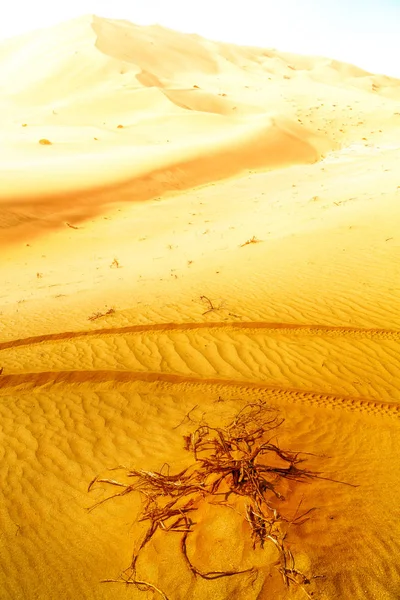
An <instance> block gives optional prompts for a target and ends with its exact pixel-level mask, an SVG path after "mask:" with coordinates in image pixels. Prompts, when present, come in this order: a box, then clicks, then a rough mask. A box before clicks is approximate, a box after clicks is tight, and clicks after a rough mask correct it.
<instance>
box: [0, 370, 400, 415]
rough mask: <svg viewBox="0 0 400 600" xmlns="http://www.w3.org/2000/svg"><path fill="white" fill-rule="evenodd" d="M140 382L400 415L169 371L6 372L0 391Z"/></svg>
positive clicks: (386, 405)
mask: <svg viewBox="0 0 400 600" xmlns="http://www.w3.org/2000/svg"><path fill="white" fill-rule="evenodd" d="M134 381H143V382H148V383H153V382H165V383H173V384H183V383H184V384H195V385H201V384H208V385H212V386H214V387H215V388H216V389H218V387H221V388H224V387H227V386H229V387H232V386H234V387H238V388H245V389H246V388H248V389H259V390H267V391H269V392H271V394H272V395H273V396H274V397H275V396H277V397H279V396H282V397H285V398H289V399H291V400H292V401H300V402H307V403H309V404H315V405H317V406H323V407H326V408H344V409H348V410H352V411H353V410H355V411H359V412H370V413H373V414H377V415H379V414H382V415H390V416H393V417H395V418H398V417H400V405H398V404H393V403H390V402H377V401H374V400H370V399H368V398H357V397H351V396H340V395H336V394H335V395H331V394H325V393H319V392H317V391H311V390H310V391H305V390H300V389H293V388H280V387H274V386H271V385H268V384H265V383H261V382H255V381H238V380H236V379H230V380H229V379H226V380H224V379H219V378H211V377H188V376H183V375H176V374H171V373H150V372H146V373H142V372H133V371H106V370H103V371H100V370H96V371H57V372H54V371H48V372H42V373H24V374H14V375H5V376H3V377H2V378H1V379H0V390H2V389H3V390H8V389H10V388H16V387H18V386H24V388H26V387H30V388H31V389H32V388H35V389H36V388H39V387H42V386H48V385H51V386H52V385H56V384H60V383H62V384H83V383H90V384H95V385H98V384H100V385H101V384H102V383H108V382H113V383H127V382H134Z"/></svg>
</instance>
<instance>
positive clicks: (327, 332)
mask: <svg viewBox="0 0 400 600" xmlns="http://www.w3.org/2000/svg"><path fill="white" fill-rule="evenodd" d="M202 329H210V330H216V329H233V330H238V331H240V330H254V331H256V330H257V331H259V330H265V331H266V332H269V333H270V334H271V335H272V334H273V333H274V332H278V333H283V334H284V333H290V334H291V335H297V336H302V335H303V336H322V335H323V336H327V337H333V338H336V337H351V338H358V339H360V338H369V339H379V340H395V341H400V331H399V330H396V329H373V328H371V329H369V328H362V327H346V326H331V325H314V324H304V325H303V324H298V323H269V322H262V321H261V322H256V321H254V322H253V321H244V322H238V321H232V322H228V321H218V322H207V321H206V322H201V323H151V324H146V325H127V326H125V327H106V328H102V329H89V330H82V331H65V332H60V333H51V334H47V335H38V336H32V337H27V338H19V339H15V340H8V341H4V342H0V350H7V349H9V348H16V347H18V346H30V345H33V344H41V343H42V342H52V341H53V342H55V341H70V340H73V339H76V338H81V337H99V336H103V335H117V334H130V333H146V332H149V333H152V332H164V333H168V332H170V331H196V330H202Z"/></svg>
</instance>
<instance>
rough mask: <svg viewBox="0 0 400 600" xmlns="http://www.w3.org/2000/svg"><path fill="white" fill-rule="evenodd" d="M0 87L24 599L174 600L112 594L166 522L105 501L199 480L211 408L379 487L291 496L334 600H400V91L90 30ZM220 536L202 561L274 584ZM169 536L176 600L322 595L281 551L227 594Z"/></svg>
mask: <svg viewBox="0 0 400 600" xmlns="http://www.w3.org/2000/svg"><path fill="white" fill-rule="evenodd" d="M0 86H1V90H2V94H1V98H0V109H1V111H0V132H1V139H0V159H1V160H0V256H1V260H0V283H1V285H0V368H2V369H3V372H2V374H1V375H0V439H1V446H0V447H1V457H2V460H1V463H0V470H1V480H2V492H1V504H0V506H1V508H0V515H1V523H2V526H1V530H2V534H1V539H0V554H1V564H0V574H1V590H2V591H1V594H0V596H1V598H4V599H6V598H7V599H13V600H16V599H18V600H19V599H21V600H22V599H24V600H33V599H35V600H37V599H40V600H49V599H53V598H54V599H56V598H57V599H75V598H87V599H94V598H95V599H101V600H103V599H104V600H105V599H114V598H118V599H119V600H120V599H125V598H126V599H128V598H129V599H135V598H138V599H139V598H145V597H151V593H149V592H147V593H141V592H139V591H138V590H136V589H135V588H133V586H132V587H129V588H128V587H125V586H119V585H118V584H101V583H100V580H101V579H104V578H112V577H117V576H118V575H119V573H120V572H121V571H122V569H124V568H125V567H126V566H128V564H129V563H130V560H131V553H132V549H133V546H134V542H135V535H134V528H133V524H134V522H135V519H136V517H137V514H138V511H139V509H140V502H139V498H138V497H134V496H133V495H129V496H127V497H125V498H119V499H116V500H115V501H113V502H109V503H105V504H103V505H101V506H99V507H98V508H97V509H96V510H94V511H93V512H87V510H86V508H88V507H90V506H91V505H92V504H93V503H95V502H96V501H98V500H100V499H101V498H102V497H104V493H105V491H106V490H105V489H104V490H102V489H97V490H96V491H95V492H91V494H88V493H87V486H88V484H89V482H90V481H91V480H92V479H93V477H94V476H95V475H97V474H99V473H104V472H105V471H106V470H107V469H108V468H111V467H114V466H115V465H118V464H125V465H128V466H131V467H136V468H145V469H149V470H152V469H160V468H161V467H162V465H163V463H165V462H168V463H169V464H170V465H171V468H172V469H173V470H177V469H179V468H180V467H181V466H182V464H184V462H185V460H187V456H186V453H185V451H184V449H183V443H182V435H183V434H185V433H187V432H188V431H189V430H190V423H189V424H188V423H185V424H184V425H182V426H180V427H177V425H179V423H181V421H182V419H183V418H184V416H185V415H186V414H187V412H188V411H189V410H191V409H192V408H193V407H194V406H197V409H196V412H195V414H196V415H197V417H198V418H201V415H202V414H203V413H204V414H206V415H212V416H213V418H214V419H215V418H218V414H219V412H218V411H220V414H221V417H222V415H224V414H226V412H227V411H229V410H234V409H236V408H240V406H242V405H243V402H246V401H252V400H256V399H264V400H267V401H268V402H269V403H270V404H271V405H272V406H274V407H276V408H277V409H279V411H280V413H281V414H282V416H284V417H285V418H286V421H285V424H284V426H283V427H282V431H280V433H279V442H280V443H281V444H282V445H283V446H285V447H286V448H289V449H294V450H298V451H300V450H301V451H304V452H311V453H315V454H318V455H321V457H320V458H318V459H317V458H316V457H314V458H312V459H310V463H311V464H312V466H313V467H315V468H317V469H318V470H320V471H323V472H324V474H326V475H327V476H328V477H331V478H334V479H340V480H344V481H348V482H352V483H354V484H357V485H358V486H359V487H357V488H352V487H349V486H340V485H335V484H332V482H329V481H322V480H316V481H312V482H310V483H309V484H307V485H301V484H295V485H293V489H291V490H290V495H291V497H293V498H296V499H302V506H303V508H304V509H305V510H306V509H307V508H310V507H316V508H317V509H318V510H317V511H315V512H314V513H313V516H312V518H311V519H310V520H309V521H308V522H307V523H306V524H304V525H302V526H301V527H293V528H292V530H291V532H290V536H289V539H288V543H290V545H291V548H292V550H293V554H295V555H296V558H297V560H298V564H299V565H300V566H301V568H302V569H303V570H305V571H306V572H307V573H309V574H311V575H318V576H319V575H323V576H324V578H321V579H316V580H313V582H312V585H311V587H310V588H309V594H310V596H311V597H312V598H315V599H316V598H318V599H319V600H337V599H344V600H350V599H351V600H363V599H370V600H378V599H379V600H395V599H398V598H399V596H400V567H399V554H400V544H399V539H400V519H399V508H398V507H399V503H400V491H399V490H400V488H399V485H398V484H399V476H400V463H399V460H398V444H399V425H400V423H399V417H400V408H399V406H400V404H399V401H400V391H399V390H400V362H399V358H400V353H399V349H400V343H399V342H400V312H399V306H400V285H399V282H400V262H399V260H398V256H399V251H400V237H399V223H400V178H399V169H398V165H399V160H400V141H399V140H400V111H399V108H398V107H399V104H398V102H399V100H400V81H398V80H395V79H391V78H389V77H385V76H378V75H372V74H370V73H367V72H365V71H362V70H361V69H358V68H356V67H353V66H351V65H345V64H342V63H338V62H336V61H333V60H328V59H324V58H315V57H299V56H295V55H289V54H285V53H281V52H278V51H270V50H264V49H259V48H240V47H236V46H233V45H229V44H222V43H216V42H210V41H207V40H204V39H202V38H200V37H199V36H195V35H193V36H191V35H184V34H180V33H176V32H173V31H170V30H167V29H163V28H161V27H158V26H154V27H137V26H135V25H132V24H130V23H127V22H119V21H110V20H105V19H100V18H97V17H85V18H81V19H77V20H75V21H72V22H69V23H65V24H63V25H60V26H57V27H54V28H52V29H49V30H45V31H43V32H36V33H32V34H28V35H25V36H22V37H20V38H16V39H14V40H11V41H8V42H5V43H3V44H2V45H0ZM46 141H47V142H50V143H46ZM251 240H253V241H254V242H258V243H248V244H246V242H247V241H251ZM101 315H102V316H101ZM217 400H218V402H216V401H217ZM227 512H229V511H227ZM199 518H200V523H201V524H202V525H203V527H201V528H199V529H198V530H197V533H196V536H195V537H193V542H192V544H193V545H192V552H194V554H195V558H196V561H197V562H198V564H200V565H206V568H208V569H213V568H221V563H222V562H224V561H225V565H224V567H226V568H228V569H229V568H241V567H240V565H245V567H246V566H248V565H249V564H251V561H252V560H253V559H252V550H251V544H250V542H249V541H248V539H247V537H246V536H247V534H248V531H246V526H245V524H243V523H242V522H241V521H240V522H238V521H237V520H235V518H234V517H233V516H232V514H230V513H229V514H226V513H224V512H221V513H218V514H213V513H212V511H211V512H210V511H209V512H208V513H207V511H205V512H204V513H202V514H201V515H200V517H199ZM227 532H228V533H227ZM160 539H161V541H160V542H157V544H154V545H153V546H152V547H149V548H148V550H147V551H146V552H147V554H146V556H145V559H144V560H143V561H142V565H141V567H140V568H141V569H142V571H141V573H142V574H143V576H145V575H146V577H147V579H148V580H149V581H152V582H153V583H154V585H157V586H160V587H162V589H163V590H164V592H165V593H166V594H167V595H168V598H170V600H183V599H188V598H190V599H196V600H204V599H205V598H207V599H218V600H225V599H226V600H228V599H230V600H231V599H237V600H242V599H246V600H252V599H253V598H254V599H256V598H257V599H258V600H267V599H270V598H274V599H277V600H279V599H282V600H283V599H286V598H299V599H300V598H306V597H307V596H306V595H305V592H304V590H302V589H291V590H287V589H285V587H284V586H283V584H282V581H279V580H277V578H276V576H275V574H274V573H275V571H276V569H275V570H274V561H276V558H277V557H276V556H275V555H274V551H273V548H272V549H271V548H269V547H268V548H266V550H265V554H264V555H263V556H264V558H261V559H260V554H259V553H257V556H256V558H255V560H256V561H257V565H258V566H259V576H258V578H257V580H256V582H253V583H251V582H249V580H248V578H246V577H242V576H235V577H229V578H224V579H219V580H216V581H204V580H201V579H199V578H194V576H193V575H192V574H191V573H190V572H189V571H188V570H187V568H186V565H185V564H184V561H183V559H182V556H181V554H180V551H179V539H178V537H174V535H172V536H165V538H164V539H163V538H160ZM263 561H264V562H263ZM311 592H312V593H313V595H311ZM154 597H157V596H156V595H155V596H154Z"/></svg>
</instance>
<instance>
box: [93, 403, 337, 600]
mask: <svg viewBox="0 0 400 600" xmlns="http://www.w3.org/2000/svg"><path fill="white" fill-rule="evenodd" d="M192 410H194V409H192ZM191 412H192V411H190V412H189V413H188V415H187V416H186V418H185V419H184V420H183V421H182V423H180V424H179V425H178V427H179V426H180V425H182V424H183V423H184V422H185V421H186V419H188V420H189V421H191V422H193V420H192V418H191V417H190V413H191ZM283 421H284V420H283V419H280V418H278V416H277V414H276V412H273V411H272V410H271V408H269V407H268V406H267V405H266V404H265V403H264V402H261V401H259V402H257V403H249V404H246V405H245V406H244V408H243V409H242V410H241V411H240V412H239V413H238V414H237V415H236V416H235V418H234V419H233V420H232V421H231V422H230V423H228V425H226V426H224V427H211V426H210V425H209V424H207V423H205V422H202V423H198V424H197V426H196V429H194V431H192V433H190V434H189V435H186V436H184V442H185V449H186V450H187V451H188V452H190V453H191V454H192V456H193V462H192V463H191V465H190V466H189V467H187V468H186V469H184V470H183V471H180V472H179V473H175V474H173V473H171V472H170V470H169V468H168V469H167V470H166V469H165V468H163V469H161V471H158V472H157V471H154V472H153V471H146V470H143V469H125V468H122V467H118V468H117V469H123V470H124V472H125V475H126V476H127V477H128V478H131V479H132V483H124V482H122V481H118V480H117V479H113V478H112V479H111V478H99V477H96V478H95V479H94V480H93V481H92V482H91V483H90V485H89V488H88V491H90V490H91V489H93V487H94V486H95V484H96V483H101V484H104V483H106V484H109V485H110V486H113V487H114V486H116V487H118V488H120V491H118V492H117V493H115V494H113V495H111V496H110V497H108V498H105V499H103V500H101V501H100V502H97V503H96V504H95V505H94V506H93V507H91V509H89V510H92V509H93V508H95V507H97V506H99V505H100V504H103V503H104V502H106V501H108V500H110V499H112V498H116V497H120V496H125V495H127V494H130V493H131V492H138V493H140V494H141V497H142V513H141V515H140V518H139V521H141V522H147V523H148V529H147V533H146V534H145V535H144V538H143V540H142V542H141V543H140V544H138V547H137V549H136V551H135V552H134V554H133V558H132V562H131V564H130V566H129V567H128V568H127V569H126V570H125V571H124V572H123V573H122V574H121V576H120V578H119V579H106V580H104V581H105V582H123V583H127V584H132V585H135V586H136V587H137V588H138V589H139V590H141V591H149V590H151V591H156V592H157V593H159V594H160V595H161V596H162V597H163V598H164V599H167V596H166V595H165V593H164V592H163V591H162V590H160V589H159V588H157V587H156V586H155V585H153V584H151V583H149V582H146V581H143V580H141V579H140V578H139V577H138V576H137V561H138V558H139V556H140V553H141V551H142V550H143V548H144V547H145V546H146V545H147V544H148V543H149V542H150V541H151V540H152V538H153V536H154V534H155V533H156V532H157V531H164V532H175V533H176V532H178V533H180V534H181V545H180V547H181V552H182V555H183V557H184V559H185V561H186V564H187V566H188V569H189V570H190V571H191V572H192V574H194V575H195V576H198V577H201V578H203V579H208V580H212V579H217V578H220V577H229V576H234V575H239V574H242V573H252V574H254V575H256V569H255V568H251V569H246V570H242V571H237V570H235V571H232V570H226V571H211V570H210V571H202V570H200V569H199V568H198V567H196V565H195V564H193V562H192V560H191V558H190V557H189V556H188V551H187V541H188V538H189V537H190V535H191V533H192V532H193V531H194V529H195V528H199V527H200V528H201V522H199V523H196V522H195V521H194V520H193V518H192V517H193V516H194V515H193V513H194V512H195V511H196V510H198V509H199V508H200V506H201V505H203V504H204V503H209V504H217V505H220V506H224V507H230V508H233V509H234V510H237V506H238V501H239V504H240V506H241V507H242V512H241V514H242V517H243V520H245V521H247V523H248V526H249V532H250V535H251V538H252V541H253V548H254V549H255V548H256V547H260V548H263V547H264V544H266V543H272V544H274V546H275V547H276V548H277V550H278V552H279V558H280V561H279V567H278V568H279V571H280V573H281V575H282V579H283V581H284V583H285V585H287V586H290V585H291V584H294V585H298V586H301V587H302V589H303V590H304V591H305V592H306V590H305V588H304V587H303V586H304V585H307V584H309V583H310V582H311V579H313V577H307V576H306V575H305V574H303V573H301V572H300V571H299V570H298V569H297V568H296V565H295V559H294V557H293V554H292V552H291V550H290V549H289V547H288V546H287V544H286V535H287V528H288V524H290V525H301V524H302V523H304V522H305V521H306V520H307V519H308V518H309V515H310V513H311V512H312V510H314V509H310V510H308V511H306V512H303V513H302V514H297V513H298V511H296V514H295V516H294V517H293V518H289V517H287V516H285V515H284V514H283V513H282V512H281V511H280V510H278V509H277V508H276V507H277V505H280V504H281V503H284V502H285V500H286V498H285V496H284V489H285V487H287V481H288V480H289V481H291V482H296V483H301V482H305V481H310V480H312V479H314V478H321V479H329V478H325V477H322V476H321V475H320V474H319V473H318V472H314V471H310V470H308V469H306V468H304V467H303V466H302V463H303V462H304V460H305V455H302V454H301V453H299V452H291V451H288V450H283V449H281V448H280V447H279V446H278V445H277V444H275V443H273V442H272V441H271V440H272V439H273V436H274V435H275V432H276V430H277V429H278V428H279V427H280V426H281V425H282V423H283ZM331 481H333V480H331ZM285 484H286V485H285ZM235 500H236V502H235ZM306 593H307V592H306ZM307 595H308V594H307Z"/></svg>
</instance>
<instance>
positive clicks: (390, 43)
mask: <svg viewBox="0 0 400 600" xmlns="http://www.w3.org/2000/svg"><path fill="white" fill-rule="evenodd" d="M198 6H199V7H200V8H196V5H190V6H189V5H188V3H187V2H186V1H183V0H169V1H168V2H166V1H165V0H147V2H146V3H140V4H139V3H137V4H136V3H133V2H132V0H113V2H110V1H109V0H107V1H106V0H79V1H78V0H70V2H68V5H66V6H58V5H57V4H50V5H48V2H47V0H36V2H34V3H32V4H29V5H28V6H27V5H26V0H14V1H13V2H12V3H11V4H7V6H6V7H4V8H3V9H2V10H1V9H0V40H5V39H8V38H11V37H14V36H17V35H20V34H23V33H26V32H28V31H33V30H36V29H41V28H44V27H50V26H52V25H55V24H57V23H60V22H62V21H67V20H70V19H74V18H77V17H79V16H82V15H85V14H91V13H93V14H96V15H98V16H100V17H104V18H110V19H125V20H128V21H131V22H132V23H135V24H138V25H151V24H156V23H157V24H159V25H163V26H165V27H169V28H171V29H175V30H178V31H182V32H187V33H198V34H200V35H202V36H204V37H206V38H210V39H213V40H219V41H227V42H232V43H236V44H239V45H251V46H261V47H265V48H277V49H279V50H281V51H287V52H294V53H299V54H311V55H319V56H327V57H331V58H335V59H337V60H341V61H345V62H349V63H353V64H355V65H357V66H359V67H362V68H364V69H366V70H369V71H372V72H375V73H381V74H386V75H391V76H393V77H399V78H400V64H399V61H398V56H400V36H399V35H398V26H399V24H400V0H352V1H351V2H349V1H348V0H346V1H345V0H337V1H336V2H335V3H333V2H331V1H329V2H328V1H326V0H303V1H302V2H301V3H300V2H299V0H281V2H280V3H279V5H278V4H277V3H276V0H273V1H271V0H247V1H246V3H245V4H240V5H237V6H236V8H235V7H234V6H233V5H232V2H231V1H227V0H203V1H202V2H201V3H199V5H198Z"/></svg>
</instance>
